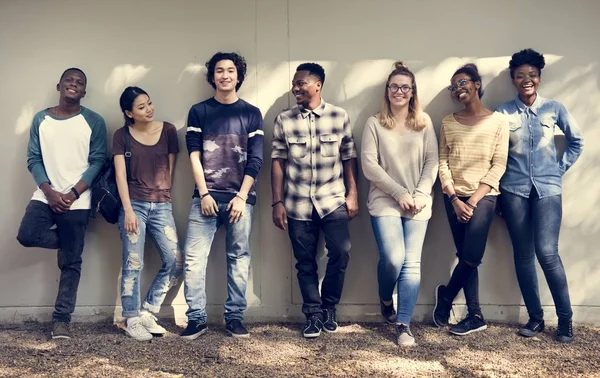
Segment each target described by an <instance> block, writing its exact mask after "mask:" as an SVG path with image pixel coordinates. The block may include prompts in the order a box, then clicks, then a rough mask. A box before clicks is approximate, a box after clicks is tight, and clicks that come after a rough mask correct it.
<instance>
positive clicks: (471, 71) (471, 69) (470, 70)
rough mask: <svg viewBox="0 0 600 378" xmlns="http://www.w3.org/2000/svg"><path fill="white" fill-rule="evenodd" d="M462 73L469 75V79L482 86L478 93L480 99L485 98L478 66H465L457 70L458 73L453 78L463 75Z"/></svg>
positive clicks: (472, 64)
mask: <svg viewBox="0 0 600 378" xmlns="http://www.w3.org/2000/svg"><path fill="white" fill-rule="evenodd" d="M461 73H463V74H465V75H467V76H468V77H469V78H471V80H473V82H477V81H478V82H479V84H482V85H480V86H479V90H478V91H477V94H478V95H479V98H482V97H483V83H482V82H481V75H479V69H478V68H477V65H475V63H467V64H465V65H464V66H462V67H460V68H459V69H457V70H456V72H455V73H454V74H453V75H452V77H454V76H456V75H458V74H461Z"/></svg>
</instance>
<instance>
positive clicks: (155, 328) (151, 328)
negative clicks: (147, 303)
mask: <svg viewBox="0 0 600 378" xmlns="http://www.w3.org/2000/svg"><path fill="white" fill-rule="evenodd" d="M140 318H141V322H142V325H143V326H144V327H145V328H146V330H147V331H148V332H150V333H152V334H155V335H164V334H165V333H167V330H166V329H164V328H163V327H162V326H161V325H159V324H158V323H157V322H156V321H157V320H158V319H156V317H155V316H154V315H152V314H151V313H150V312H148V311H142V312H141V313H140Z"/></svg>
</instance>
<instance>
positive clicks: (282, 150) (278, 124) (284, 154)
mask: <svg viewBox="0 0 600 378" xmlns="http://www.w3.org/2000/svg"><path fill="white" fill-rule="evenodd" d="M287 158H288V146H287V143H286V141H285V134H284V132H283V122H282V119H281V114H280V115H278V116H277V118H275V125H274V127H273V139H272V140H271V159H286V160H287Z"/></svg>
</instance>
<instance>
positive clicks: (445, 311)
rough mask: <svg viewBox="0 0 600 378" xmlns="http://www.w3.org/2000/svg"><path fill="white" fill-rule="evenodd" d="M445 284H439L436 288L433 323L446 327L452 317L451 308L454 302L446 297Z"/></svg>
mask: <svg viewBox="0 0 600 378" xmlns="http://www.w3.org/2000/svg"><path fill="white" fill-rule="evenodd" d="M445 290H446V286H445V285H438V286H437V287H436V288H435V306H434V307H433V324H435V325H436V326H437V327H446V326H447V325H448V319H450V310H452V303H450V302H449V301H448V300H447V299H446V298H444V291H445Z"/></svg>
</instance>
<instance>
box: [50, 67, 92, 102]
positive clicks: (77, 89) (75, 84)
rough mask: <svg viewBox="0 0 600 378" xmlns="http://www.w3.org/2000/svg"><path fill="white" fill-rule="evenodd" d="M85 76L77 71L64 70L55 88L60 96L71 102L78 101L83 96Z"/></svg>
mask: <svg viewBox="0 0 600 378" xmlns="http://www.w3.org/2000/svg"><path fill="white" fill-rule="evenodd" d="M86 84H87V83H86V81H85V76H83V74H82V73H81V72H79V71H76V70H71V71H67V72H65V74H64V75H63V77H62V78H61V80H60V82H59V83H58V84H56V90H57V91H59V92H60V97H61V98H62V99H66V100H69V101H72V102H79V101H80V100H81V99H82V98H83V97H85V86H86Z"/></svg>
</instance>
